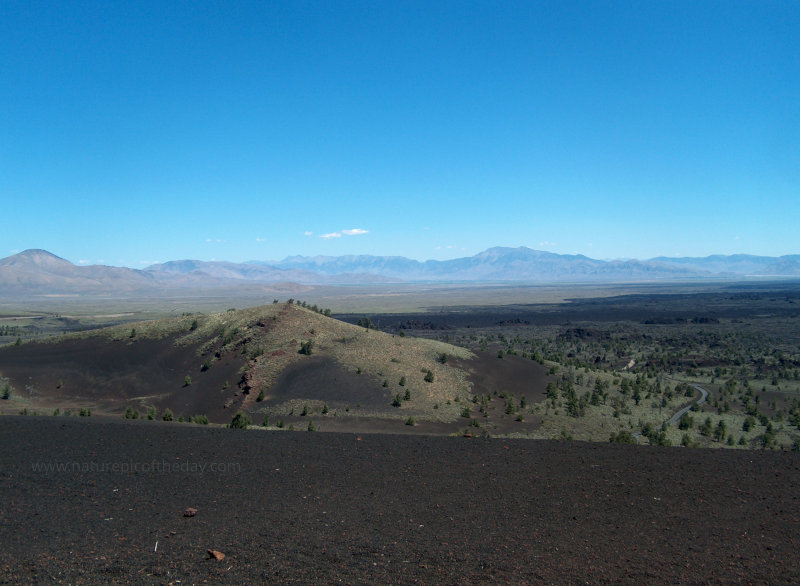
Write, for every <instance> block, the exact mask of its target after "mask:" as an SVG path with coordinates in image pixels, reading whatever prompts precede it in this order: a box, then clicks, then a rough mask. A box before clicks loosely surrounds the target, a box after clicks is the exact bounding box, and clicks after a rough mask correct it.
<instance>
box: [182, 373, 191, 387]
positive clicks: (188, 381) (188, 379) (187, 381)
mask: <svg viewBox="0 0 800 586" xmlns="http://www.w3.org/2000/svg"><path fill="white" fill-rule="evenodd" d="M190 384H192V377H191V376H189V375H188V374H187V375H186V376H185V377H183V386H184V387H188V386H189V385H190Z"/></svg>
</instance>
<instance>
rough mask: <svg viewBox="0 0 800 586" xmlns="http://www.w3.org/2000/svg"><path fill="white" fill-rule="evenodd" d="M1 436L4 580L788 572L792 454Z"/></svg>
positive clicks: (400, 440) (531, 578)
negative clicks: (219, 555)
mask: <svg viewBox="0 0 800 586" xmlns="http://www.w3.org/2000/svg"><path fill="white" fill-rule="evenodd" d="M0 445H2V446H3V449H2V450H0V543H2V544H3V546H2V548H0V583H15V584H16V583H26V582H31V583H33V582H36V583H41V582H58V583H120V584H121V583H141V584H144V583H147V584H175V583H178V582H179V581H180V583H183V584H190V583H200V582H205V581H208V582H209V583H228V584H230V583H265V582H293V583H333V582H340V581H341V582H345V583H351V584H376V583H381V584H383V583H387V584H388V583H398V584H399V583H413V582H416V581H418V582H422V583H448V584H468V583H472V584H474V583H487V582H494V581H499V582H509V583H552V584H567V583H569V584H574V583H587V582H589V583H612V582H613V583H626V584H645V583H707V582H712V583H732V582H735V583H742V582H744V583H757V584H791V583H797V582H798V580H800V560H799V559H798V557H797V555H796V548H797V541H798V539H799V538H800V533H799V532H798V527H800V498H798V496H797V494H796V493H797V491H796V487H797V486H798V484H799V483H800V454H797V453H792V452H758V453H753V452H734V451H724V450H692V449H684V448H654V447H647V446H620V445H610V444H587V443H579V442H563V443H559V442H553V441H525V440H502V439H491V440H483V439H465V438H446V437H423V436H411V437H403V436H389V435H377V434H376V435H364V436H361V437H359V436H356V435H352V434H319V433H284V432H257V431H238V430H230V429H222V428H216V429H209V428H202V427H199V426H197V427H196V426H176V425H169V424H162V423H159V422H147V421H143V422H125V421H124V420H122V419H119V418H116V419H113V420H108V421H102V420H99V419H98V418H96V417H92V418H90V419H85V418H84V419H79V418H63V417H61V418H55V417H47V418H34V417H18V416H13V417H11V416H6V417H2V418H0ZM190 507H191V508H194V509H196V510H197V513H196V515H195V516H192V517H186V516H184V511H185V510H186V509H187V508H190ZM209 549H211V550H215V551H219V552H221V553H223V554H224V555H225V558H224V559H223V560H221V561H217V560H215V559H210V558H209V555H208V553H207V552H208V550H209Z"/></svg>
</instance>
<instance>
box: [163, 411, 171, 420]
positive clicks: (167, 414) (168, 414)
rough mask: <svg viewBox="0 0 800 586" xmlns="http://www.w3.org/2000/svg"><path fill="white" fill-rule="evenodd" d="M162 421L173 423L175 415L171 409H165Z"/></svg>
mask: <svg viewBox="0 0 800 586" xmlns="http://www.w3.org/2000/svg"><path fill="white" fill-rule="evenodd" d="M161 419H162V420H164V421H172V419H173V415H172V410H171V409H164V413H162V415H161Z"/></svg>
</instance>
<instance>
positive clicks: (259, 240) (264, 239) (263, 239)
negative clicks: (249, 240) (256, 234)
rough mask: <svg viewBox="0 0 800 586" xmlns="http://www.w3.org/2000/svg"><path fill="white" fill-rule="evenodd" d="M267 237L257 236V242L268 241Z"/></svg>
mask: <svg viewBox="0 0 800 586" xmlns="http://www.w3.org/2000/svg"><path fill="white" fill-rule="evenodd" d="M266 241H267V239H266V238H256V242H266Z"/></svg>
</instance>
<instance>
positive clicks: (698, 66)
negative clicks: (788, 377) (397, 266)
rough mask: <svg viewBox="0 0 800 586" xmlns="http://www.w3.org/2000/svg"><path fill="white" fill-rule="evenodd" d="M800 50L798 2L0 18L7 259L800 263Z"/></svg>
mask: <svg viewBox="0 0 800 586" xmlns="http://www.w3.org/2000/svg"><path fill="white" fill-rule="evenodd" d="M431 4H432V5H431ZM798 31H800V3H798V2H795V1H786V2H774V1H772V2H771V1H768V0H761V1H753V2H733V1H723V2H703V1H697V0H695V1H690V2H681V1H671V2H658V1H651V2H640V1H638V0H637V1H629V2H613V1H609V2H600V1H583V2H569V1H564V0H558V1H553V2H544V1H536V2H534V1H530V2H470V1H460V2H437V3H430V2H403V1H396V0H395V1H370V2H348V1H344V2H334V1H328V2H302V1H299V0H296V1H290V2H280V1H271V2H180V1H170V2H163V1H157V2H131V1H129V2H111V1H103V2H80V1H74V0H73V1H69V2H67V1H63V2H58V1H52V0H51V1H45V2H32V1H30V0H26V1H22V2H17V1H11V0H0V87H1V88H2V91H0V203H1V204H2V206H1V207H0V210H2V211H1V212H0V213H2V216H0V217H2V221H1V222H0V226H2V229H1V230H0V256H6V255H9V254H13V253H14V252H17V251H21V250H24V249H26V248H44V249H47V250H49V251H51V252H53V253H55V254H57V255H59V256H62V257H64V258H67V259H69V260H71V261H73V262H76V263H77V262H83V263H104V264H111V265H125V266H132V267H141V266H144V265H146V264H149V263H151V262H156V261H166V260H173V259H182V258H192V259H202V260H211V259H216V260H231V261H245V260H254V259H257V260H268V259H281V258H283V257H285V256H288V255H293V254H303V255H316V254H329V255H339V254H380V255H402V256H408V257H411V258H417V259H430V258H439V259H444V258H455V257H459V256H467V255H472V254H475V253H477V252H480V251H481V250H483V249H486V248H488V247H491V246H529V247H531V248H536V249H541V250H549V251H552V252H558V253H575V252H578V253H582V254H586V255H587V256H591V257H594V258H631V257H633V258H650V257H653V256H656V255H669V256H678V255H691V256H704V255H708V254H732V253H749V254H764V255H781V254H790V253H800V229H799V226H800V97H799V96H800V45H798Z"/></svg>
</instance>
